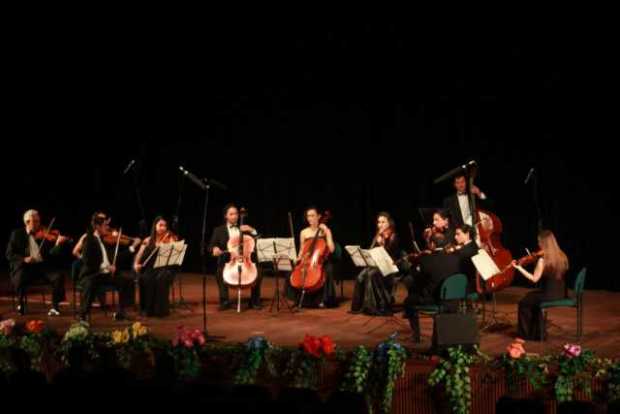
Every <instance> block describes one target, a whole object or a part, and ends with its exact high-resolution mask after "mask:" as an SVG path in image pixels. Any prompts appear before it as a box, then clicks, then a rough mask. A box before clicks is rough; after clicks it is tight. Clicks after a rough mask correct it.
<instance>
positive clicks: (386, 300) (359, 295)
mask: <svg viewBox="0 0 620 414" xmlns="http://www.w3.org/2000/svg"><path fill="white" fill-rule="evenodd" d="M378 246H382V247H384V248H385V250H386V251H387V252H388V254H389V255H390V257H391V258H392V259H394V260H395V261H396V260H397V259H398V256H399V253H400V250H399V244H398V235H397V234H396V230H395V224H394V220H393V219H392V216H391V215H390V214H389V213H387V212H381V213H379V214H377V234H376V235H375V237H374V239H373V241H372V245H371V247H370V248H371V249H372V248H374V247H378ZM393 285H394V275H387V276H385V277H384V276H383V275H382V274H381V272H380V271H379V269H378V268H376V267H366V268H364V269H363V270H362V271H361V272H360V274H359V275H358V276H357V278H356V279H355V287H354V290H353V300H352V302H351V313H365V314H369V315H391V314H392V304H393V302H394V298H393V296H392V288H393Z"/></svg>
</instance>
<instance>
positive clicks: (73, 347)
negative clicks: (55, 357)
mask: <svg viewBox="0 0 620 414" xmlns="http://www.w3.org/2000/svg"><path fill="white" fill-rule="evenodd" d="M97 338H98V336H96V335H94V334H93V333H92V332H91V330H90V325H89V324H88V322H85V321H80V322H76V323H74V324H73V325H71V327H70V328H69V330H67V332H66V333H65V335H64V337H63V338H62V341H61V343H60V348H59V349H58V352H59V353H60V359H61V361H62V362H63V363H64V365H65V366H70V365H71V360H72V358H71V354H72V353H73V352H74V351H77V350H84V351H86V355H87V356H88V357H89V358H90V359H92V360H95V359H98V358H99V356H100V355H99V352H98V351H97Z"/></svg>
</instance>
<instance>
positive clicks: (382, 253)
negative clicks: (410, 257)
mask: <svg viewBox="0 0 620 414" xmlns="http://www.w3.org/2000/svg"><path fill="white" fill-rule="evenodd" d="M344 248H345V250H346V251H347V252H348V253H349V255H350V256H351V259H352V260H353V263H354V264H355V266H357V267H376V268H378V269H379V271H380V272H381V274H382V275H383V276H387V275H391V274H392V273H396V272H398V267H396V265H395V264H394V260H393V259H392V258H391V257H390V255H389V254H388V252H387V251H386V250H385V248H383V247H381V246H380V247H375V248H374V249H370V250H366V249H362V248H360V246H345V247H344Z"/></svg>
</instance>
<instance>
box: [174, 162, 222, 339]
mask: <svg viewBox="0 0 620 414" xmlns="http://www.w3.org/2000/svg"><path fill="white" fill-rule="evenodd" d="M179 169H180V170H181V171H182V172H183V175H185V176H186V177H187V178H188V179H189V180H191V181H192V182H194V184H196V186H197V187H199V188H200V189H201V190H203V191H204V192H205V200H204V204H203V210H202V231H201V236H200V258H201V265H202V328H203V332H204V334H205V336H206V337H209V334H208V330H207V239H206V235H207V212H208V210H209V190H210V189H211V183H212V182H213V184H214V185H215V186H216V187H220V188H222V189H226V186H224V185H223V184H221V183H219V182H217V181H215V180H209V179H206V178H203V179H199V178H197V177H196V176H194V175H193V174H190V173H189V172H188V171H187V170H184V169H183V167H180V168H179Z"/></svg>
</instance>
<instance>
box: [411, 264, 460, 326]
mask: <svg viewBox="0 0 620 414" xmlns="http://www.w3.org/2000/svg"><path fill="white" fill-rule="evenodd" d="M466 298H467V276H465V275H464V274H462V273H457V274H454V275H452V276H450V277H448V278H446V279H445V280H444V281H443V282H442V283H441V287H440V290H439V304H432V305H416V306H413V309H414V310H415V311H416V312H418V313H425V314H428V315H436V314H438V313H442V312H444V311H445V310H446V308H447V307H446V304H445V302H446V301H453V300H458V301H462V300H465V299H466ZM418 335H419V334H418Z"/></svg>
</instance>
